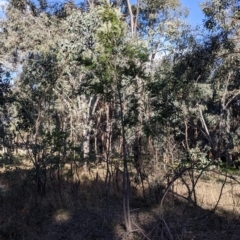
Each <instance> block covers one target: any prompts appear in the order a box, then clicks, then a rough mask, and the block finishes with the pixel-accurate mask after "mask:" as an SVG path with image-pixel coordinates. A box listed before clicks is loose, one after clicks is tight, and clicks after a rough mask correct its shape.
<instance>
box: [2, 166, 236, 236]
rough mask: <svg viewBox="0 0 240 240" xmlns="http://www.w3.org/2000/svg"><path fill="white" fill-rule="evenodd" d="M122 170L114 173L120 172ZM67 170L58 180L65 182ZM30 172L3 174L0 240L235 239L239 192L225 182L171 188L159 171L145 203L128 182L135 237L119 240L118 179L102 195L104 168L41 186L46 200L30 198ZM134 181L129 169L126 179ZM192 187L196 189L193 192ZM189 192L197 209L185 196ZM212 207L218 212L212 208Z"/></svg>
mask: <svg viewBox="0 0 240 240" xmlns="http://www.w3.org/2000/svg"><path fill="white" fill-rule="evenodd" d="M120 170H121V169H120ZM68 171H69V166H68V165H66V168H65V169H63V171H62V173H65V174H67V172H68ZM30 173H32V172H31V166H30V165H29V164H28V163H27V162H25V163H24V165H21V167H20V166H17V167H16V166H14V167H12V168H11V169H10V168H7V169H4V171H3V170H2V171H1V173H0V240H5V239H13V240H15V239H16V240H18V239H26V240H28V239H29V240H30V239H31V240H34V239H36V240H40V239H41V240H42V239H43V240H45V239H46V240H49V239H56V240H57V239H66V240H68V239H69V240H75V239H76V240H78V239H90V240H91V239H104V240H105V239H109V240H115V239H116V240H117V239H119V240H120V239H136V240H137V239H181V240H182V239H186V240H188V239H189V240H190V239H195V240H196V239H213V240H214V239H227V240H230V239H232V240H234V239H236V240H237V239H239V235H240V228H239V225H240V221H239V219H238V216H239V211H240V204H239V196H240V185H239V184H238V183H237V180H236V181H235V180H234V179H232V178H225V177H224V176H220V175H217V176H214V177H213V176H212V174H208V175H207V176H203V177H201V178H200V179H199V180H198V181H197V176H198V173H195V177H194V178H192V179H191V177H190V175H189V174H186V173H185V174H183V175H182V179H180V178H179V179H177V180H176V181H175V182H174V184H172V185H171V187H170V188H169V191H168V192H167V194H166V197H165V198H164V201H163V205H162V206H163V214H162V215H159V204H160V201H161V200H162V197H163V196H164V193H165V192H166V186H167V184H168V182H169V181H170V180H171V176H170V177H169V178H166V177H165V173H164V172H162V171H155V173H154V174H152V172H149V174H148V181H145V184H144V186H145V198H144V197H143V194H142V188H141V184H139V183H136V182H134V181H132V196H131V209H132V212H131V216H132V220H133V228H134V232H133V233H132V234H130V235H126V232H125V228H124V222H123V216H122V192H121V189H119V188H118V187H116V178H118V182H119V184H121V178H122V176H121V171H120V174H119V175H118V176H115V172H114V168H113V172H112V173H113V175H112V178H111V184H110V190H109V197H107V195H106V184H105V182H104V180H105V174H106V169H105V166H104V165H101V166H98V168H91V169H90V171H89V172H84V171H83V170H82V168H77V169H76V171H75V174H74V176H73V177H72V178H69V177H64V174H63V175H62V177H61V178H60V179H57V177H56V178H54V179H52V180H50V178H48V181H47V185H46V195H45V196H40V195H39V194H38V193H37V190H36V189H37V185H36V182H35V180H34V178H33V177H32V176H31V174H30ZM131 176H132V179H135V177H136V172H135V170H134V168H132V171H131ZM192 181H193V182H194V181H195V182H196V181H197V183H196V186H195V187H194V188H193V187H192ZM192 190H195V193H196V201H194V197H193V195H191V194H190V192H191V191H192ZM216 203H218V204H217V206H216Z"/></svg>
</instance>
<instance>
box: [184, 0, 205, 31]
mask: <svg viewBox="0 0 240 240" xmlns="http://www.w3.org/2000/svg"><path fill="white" fill-rule="evenodd" d="M203 2H204V1H203V0H199V1H197V0H181V3H182V6H183V7H186V8H188V10H189V15H188V17H187V21H188V23H189V24H190V25H192V26H193V27H195V26H197V25H199V26H201V25H202V24H203V19H204V14H203V11H202V9H201V7H200V4H201V3H203Z"/></svg>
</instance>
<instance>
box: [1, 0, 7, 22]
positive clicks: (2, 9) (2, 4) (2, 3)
mask: <svg viewBox="0 0 240 240" xmlns="http://www.w3.org/2000/svg"><path fill="white" fill-rule="evenodd" d="M7 5H8V1H6V0H0V19H1V18H5V14H4V10H5V9H6V7H7Z"/></svg>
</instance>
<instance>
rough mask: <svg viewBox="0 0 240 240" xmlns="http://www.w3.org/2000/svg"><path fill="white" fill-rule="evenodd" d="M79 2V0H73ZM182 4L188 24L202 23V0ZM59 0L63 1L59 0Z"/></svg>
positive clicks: (186, 0)
mask: <svg viewBox="0 0 240 240" xmlns="http://www.w3.org/2000/svg"><path fill="white" fill-rule="evenodd" d="M53 1H55V2H59V0H58V1H56V0H52V1H51V2H53ZM75 1H76V2H79V1H80V0H75ZM131 1H132V2H136V0H131ZM180 1H181V3H182V6H184V7H187V8H188V9H189V16H188V22H189V24H191V25H193V26H196V25H197V24H202V19H203V18H204V16H203V13H202V11H201V9H200V7H199V3H202V2H203V0H180ZM60 2H63V0H61V1H60ZM6 3H7V0H0V16H1V7H3V6H4V5H5V4H6Z"/></svg>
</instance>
